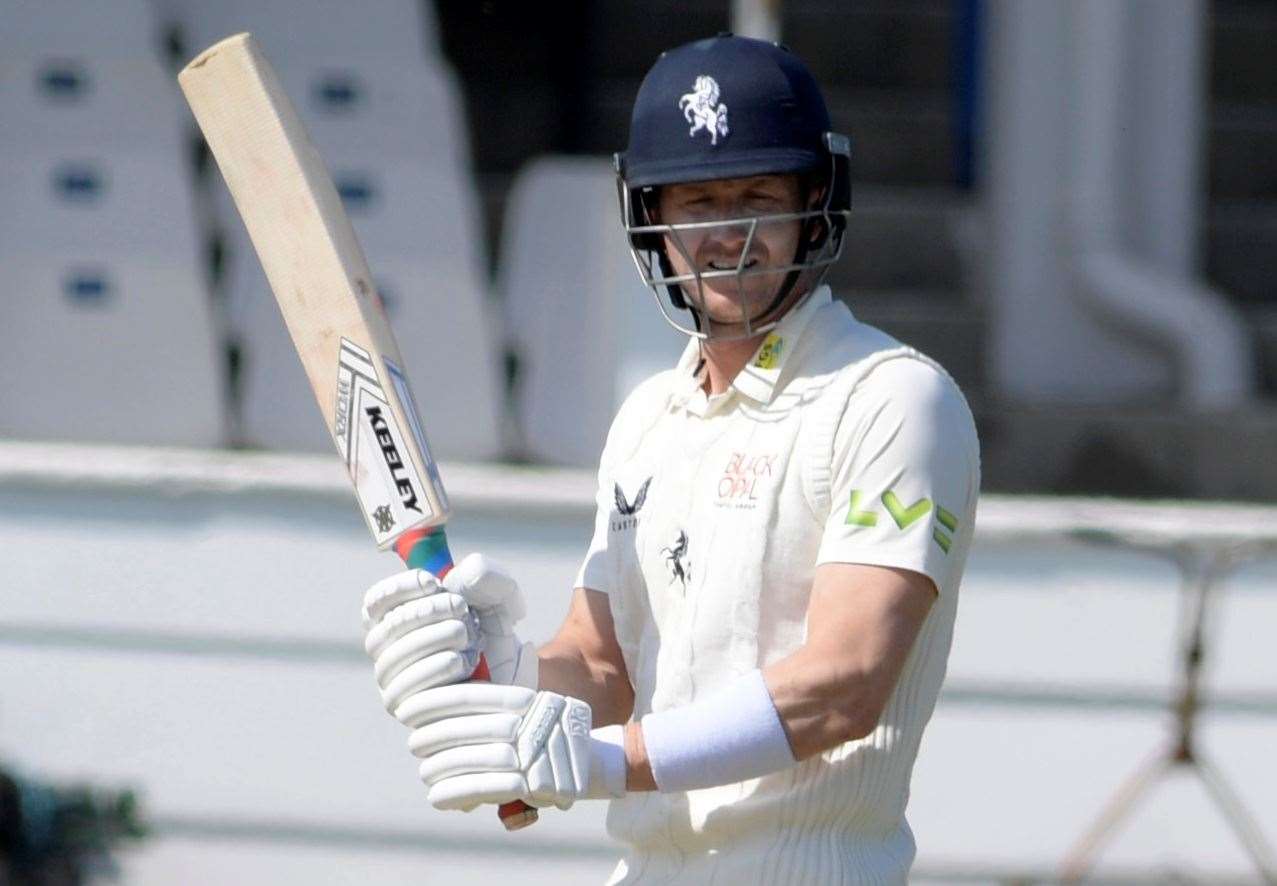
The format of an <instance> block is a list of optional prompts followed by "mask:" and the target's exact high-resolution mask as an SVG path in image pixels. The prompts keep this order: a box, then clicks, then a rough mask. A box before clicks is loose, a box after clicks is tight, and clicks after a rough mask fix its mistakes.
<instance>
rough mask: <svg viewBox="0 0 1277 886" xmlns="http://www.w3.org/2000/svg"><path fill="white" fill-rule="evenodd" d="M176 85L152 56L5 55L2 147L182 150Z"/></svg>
mask: <svg viewBox="0 0 1277 886" xmlns="http://www.w3.org/2000/svg"><path fill="white" fill-rule="evenodd" d="M180 102H181V98H180V96H179V95H178V90H177V84H176V82H175V81H174V80H173V78H172V76H171V75H170V74H169V73H168V72H167V71H166V70H164V69H163V67H162V66H161V65H160V63H159V62H158V61H157V60H155V59H153V58H145V57H137V58H123V59H115V58H103V57H96V56H94V57H89V56H79V57H74V58H73V57H69V56H64V55H59V54H57V53H49V52H39V53H34V52H33V53H28V54H12V55H8V56H2V57H0V120H4V121H6V125H4V126H0V152H6V153H7V152H11V151H22V150H29V151H32V152H34V153H45V152H47V151H48V150H49V148H50V146H62V147H63V148H68V149H69V148H72V147H81V148H82V147H85V146H91V147H92V149H93V150H95V151H111V152H113V153H117V152H120V151H146V152H150V153H157V152H173V153H175V154H176V153H177V152H178V151H181V150H184V146H185V144H186V142H185V139H184V130H183V128H182V127H181V125H180V124H179V121H181V120H183V119H184V115H185V114H186V111H185V109H184V108H183V107H182V106H181V104H180Z"/></svg>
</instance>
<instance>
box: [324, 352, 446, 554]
mask: <svg viewBox="0 0 1277 886" xmlns="http://www.w3.org/2000/svg"><path fill="white" fill-rule="evenodd" d="M401 400H402V398H401ZM335 416H336V418H335V423H334V427H333V436H334V437H335V438H336V441H337V449H338V450H339V451H340V452H341V456H342V458H343V459H345V462H346V468H347V470H349V471H350V478H351V480H353V481H354V484H355V492H356V494H357V495H358V496H359V503H360V505H361V506H362V510H363V512H364V518H365V519H366V520H367V521H368V528H369V529H370V530H371V531H372V534H373V537H374V538H376V540H377V544H378V545H380V546H383V547H384V546H385V545H388V544H390V543H391V542H392V541H394V539H395V538H396V537H397V536H398V535H400V534H401V533H402V532H404V530H406V529H409V528H411V527H413V526H415V525H419V524H421V523H423V522H425V521H426V520H427V519H428V518H430V517H432V516H433V515H434V510H433V509H432V508H431V507H430V502H429V500H428V499H427V498H426V496H425V495H424V494H422V490H423V489H424V487H423V485H422V482H421V478H420V477H419V476H418V475H417V468H416V466H415V465H414V464H413V462H412V459H411V458H409V457H407V456H406V455H405V453H408V452H410V451H411V450H409V449H408V447H407V446H405V445H404V444H405V440H404V435H403V431H402V430H401V429H400V427H399V424H398V422H397V421H396V420H395V414H394V411H393V410H392V409H391V407H390V401H389V399H388V398H387V397H386V392H385V391H384V390H383V389H382V387H381V384H380V383H379V382H378V381H377V371H376V369H375V368H374V367H373V362H372V355H371V354H369V353H368V352H367V351H365V350H364V349H363V348H361V347H359V346H358V345H356V344H354V343H353V342H351V341H350V340H349V339H345V338H343V339H342V340H341V352H340V356H339V358H338V366H337V408H336V411H335Z"/></svg>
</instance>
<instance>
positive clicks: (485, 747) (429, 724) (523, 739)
mask: <svg viewBox="0 0 1277 886" xmlns="http://www.w3.org/2000/svg"><path fill="white" fill-rule="evenodd" d="M400 719H402V720H403V722H404V723H406V724H407V725H409V726H412V727H414V729H413V733H412V735H411V736H410V738H409V740H408V746H409V748H410V749H411V750H412V752H413V754H415V755H416V756H418V757H421V758H422V762H421V766H420V767H419V769H418V772H419V774H420V775H421V780H422V781H423V782H425V783H426V786H427V787H428V788H429V789H430V791H429V795H428V796H429V800H430V803H431V805H433V806H434V807H435V808H436V809H460V810H464V811H469V810H471V809H474V808H475V807H476V806H478V805H480V804H482V803H508V802H510V801H511V800H523V801H524V802H525V803H528V804H530V805H532V806H551V805H553V806H557V807H558V808H560V809H567V808H569V807H570V806H571V805H572V804H573V803H574V802H576V801H577V800H579V799H585V798H599V797H611V796H621V795H623V794H624V792H625V751H624V748H623V742H622V739H621V727H619V726H609V727H605V728H604V729H601V730H595V731H594V735H593V736H592V735H591V730H590V724H591V712H590V706H589V705H588V704H586V703H585V702H584V701H581V700H580V699H578V698H572V697H571V696H564V695H559V694H558V693H556V692H546V691H542V692H534V691H532V690H530V689H525V688H523V687H519V686H498V685H495V684H492V683H487V684H485V683H462V684H457V685H452V686H443V687H440V688H437V689H430V690H427V691H425V692H419V693H417V694H416V695H414V696H412V697H411V698H410V699H408V700H407V701H406V702H405V703H404V704H403V706H402V707H401V708H400Z"/></svg>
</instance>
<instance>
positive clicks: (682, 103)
mask: <svg viewBox="0 0 1277 886" xmlns="http://www.w3.org/2000/svg"><path fill="white" fill-rule="evenodd" d="M718 98H719V91H718V82H717V81H716V80H715V79H714V78H713V77H710V76H709V75H708V74H701V75H700V76H699V77H697V78H696V85H695V86H693V87H692V91H691V92H689V93H687V94H686V95H684V96H683V97H682V98H680V99H679V100H678V107H679V110H680V111H682V112H683V119H685V120H686V121H687V122H688V123H690V124H692V128H691V129H689V130H688V131H687V134H688V135H689V136H691V137H692V138H695V137H696V133H697V132H699V131H700V130H702V129H704V130H705V131H706V132H708V133H709V143H710V144H711V145H716V144H718V137H719V136H720V135H721V136H726V135H727V131H728V130H727V105H725V104H723V103H722V102H720V101H719V100H718Z"/></svg>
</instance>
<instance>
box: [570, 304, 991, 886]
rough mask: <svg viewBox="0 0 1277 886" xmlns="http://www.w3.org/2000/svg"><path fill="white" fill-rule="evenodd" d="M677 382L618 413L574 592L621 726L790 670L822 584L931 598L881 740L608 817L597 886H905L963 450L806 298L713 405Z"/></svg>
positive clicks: (953, 568) (879, 353)
mask: <svg viewBox="0 0 1277 886" xmlns="http://www.w3.org/2000/svg"><path fill="white" fill-rule="evenodd" d="M698 362H699V352H698V348H697V346H696V343H695V342H692V343H691V344H689V346H688V348H687V350H686V351H685V352H684V354H683V357H682V359H681V360H680V361H679V364H678V366H677V367H676V368H675V369H673V370H670V371H667V372H663V373H660V374H658V375H656V376H654V377H653V378H651V379H649V380H648V381H646V382H644V383H643V384H642V385H640V386H639V387H638V388H637V389H636V390H635V391H634V392H633V394H631V395H630V397H629V398H628V399H627V400H626V402H625V404H624V405H623V406H622V407H621V410H620V412H619V414H618V415H617V417H616V420H615V421H614V422H613V425H612V429H611V431H610V432H609V435H608V440H607V444H606V446H605V448H604V451H603V456H602V459H601V462H600V467H599V492H598V517H597V521H596V525H595V531H594V538H593V541H592V543H591V546H590V550H589V553H588V554H587V556H586V558H585V562H584V564H583V565H582V567H581V571H580V573H579V575H578V578H577V586H578V587H585V588H590V589H594V590H597V591H601V592H603V593H605V594H607V595H608V598H609V602H610V604H611V610H612V617H613V619H614V622H615V627H616V636H617V640H618V641H619V643H620V647H621V650H622V652H623V654H624V656H625V664H626V667H627V668H628V670H629V676H630V679H631V681H632V682H633V684H634V692H635V706H634V718H635V719H639V718H641V717H642V716H643V715H644V714H646V713H647V712H649V711H654V710H655V711H660V710H665V709H668V708H674V707H679V706H683V705H686V704H688V703H690V702H692V701H693V700H695V699H696V698H697V697H698V696H699V695H701V694H702V693H712V692H714V691H715V690H716V689H718V688H720V687H722V686H724V685H725V684H726V683H728V682H729V681H731V680H732V679H734V678H735V677H736V676H738V675H740V674H742V673H744V672H746V671H749V670H751V669H753V668H759V667H764V666H766V665H767V664H769V663H771V662H773V661H776V660H777V659H779V658H782V657H784V656H786V655H788V654H790V653H791V652H794V651H795V650H796V649H798V648H799V647H800V646H801V645H802V643H803V640H804V637H805V634H806V612H807V602H808V598H809V596H810V593H811V586H812V581H813V578H814V576H815V571H816V567H817V566H818V565H819V564H821V563H831V562H844V563H866V564H876V565H882V566H894V567H901V568H905V569H911V570H914V571H917V572H921V573H924V574H926V575H927V576H929V577H930V578H931V579H932V581H934V583H935V585H936V587H937V589H938V598H937V600H936V603H935V605H934V606H933V607H932V609H931V611H930V613H929V614H928V615H927V618H926V621H925V622H924V624H923V628H922V632H921V634H920V635H919V637H918V639H917V641H916V643H915V645H914V648H913V650H912V651H911V653H910V655H909V657H908V660H907V661H906V664H905V667H904V671H903V673H902V675H901V678H900V682H899V683H898V685H897V687H896V690H895V692H894V694H893V695H892V697H891V699H890V702H889V703H888V706H887V709H886V711H885V712H884V714H883V717H882V720H881V721H880V723H879V725H878V728H877V729H876V730H875V731H874V732H873V733H872V734H870V735H869V736H867V737H866V738H864V739H861V740H859V741H852V742H847V743H845V744H843V745H840V746H839V747H836V748H833V749H830V750H828V751H825V752H824V753H821V754H819V755H817V756H815V757H813V758H811V759H808V760H806V761H804V762H802V763H800V764H796V765H794V766H792V767H790V768H789V769H786V770H783V771H781V772H777V773H774V774H772V775H768V776H765V777H763V778H757V779H751V780H749V781H745V782H741V783H738V784H730V785H724V786H721V787H716V788H710V789H706V790H699V791H690V792H687V793H677V794H661V793H656V792H648V793H633V794H629V795H628V796H626V797H625V798H623V799H620V800H616V801H613V802H612V804H611V807H610V809H609V812H608V831H609V833H611V835H612V836H613V837H614V838H616V839H618V840H620V841H622V842H623V843H625V844H627V846H628V849H627V852H626V854H625V857H624V858H623V859H622V860H621V862H620V863H619V864H618V866H617V868H616V870H615V872H614V873H613V876H612V879H611V881H610V882H612V883H635V882H659V883H680V884H684V883H685V884H706V883H710V882H711V881H712V882H716V883H722V884H729V886H745V884H755V883H756V884H778V883H784V884H800V883H811V884H821V886H826V884H832V883H903V882H905V879H906V876H907V873H908V870H909V866H910V864H911V863H912V861H913V856H914V841H913V835H912V834H911V832H910V830H909V826H908V824H907V823H906V821H905V805H906V802H907V799H908V794H909V777H910V773H911V771H912V768H913V761H914V758H915V756H916V755H917V752H918V745H919V742H920V740H921V738H922V731H923V728H924V727H925V726H926V724H927V721H928V719H929V718H930V716H931V712H932V709H933V708H934V706H935V702H936V696H937V695H938V694H939V691H940V684H941V682H942V681H943V679H944V672H945V662H946V660H947V658H948V654H949V647H950V643H951V639H952V635H953V623H954V614H955V609H956V604H957V598H958V584H959V582H960V580H961V577H962V570H963V565H964V563H965V560H966V556H967V550H968V548H969V547H970V543H971V536H972V529H973V526H974V523H975V510H976V498H977V495H978V491H979V474H980V465H979V447H978V443H977V440H976V433H975V426H974V423H973V421H972V418H971V413H970V411H969V409H968V408H967V405H966V402H965V400H964V399H963V397H962V394H961V393H960V392H959V390H958V388H957V385H956V384H954V382H953V381H952V379H950V378H949V376H948V375H947V374H946V373H945V372H944V370H943V369H941V368H940V367H939V366H937V365H936V364H935V363H934V362H933V361H931V360H929V359H928V358H926V357H924V356H922V355H921V354H919V353H918V352H916V351H914V350H912V349H910V348H907V347H905V346H903V345H901V344H900V343H899V342H898V341H896V340H895V339H893V338H891V337H890V336H888V335H886V334H885V333H883V332H881V331H879V330H877V329H874V328H873V327H871V326H868V325H865V324H863V323H860V322H859V321H857V320H856V319H855V318H854V317H853V316H852V314H851V312H850V311H849V310H848V309H847V307H846V306H845V305H843V304H841V303H839V302H835V301H833V299H832V297H831V295H830V292H829V289H828V287H823V286H822V287H820V288H819V289H818V290H817V291H816V292H814V293H813V294H812V295H811V297H810V298H808V299H807V301H806V302H804V303H803V304H802V305H801V306H800V307H799V308H798V309H797V310H796V311H794V312H792V313H791V314H790V315H789V316H787V317H786V318H785V319H784V320H783V321H782V323H781V324H780V325H779V326H778V327H777V328H776V329H775V330H774V331H773V332H772V333H770V334H769V335H768V337H767V339H766V340H765V341H764V342H763V344H762V345H761V346H760V348H759V350H758V352H757V354H755V356H754V357H753V358H752V360H751V362H750V363H749V365H747V366H746V367H745V369H744V370H743V371H742V372H741V373H740V375H739V376H738V377H737V378H736V379H735V380H734V382H733V383H732V385H731V387H730V388H729V389H728V390H727V391H725V392H723V393H722V394H720V395H716V396H714V397H707V396H706V394H705V393H704V391H703V390H702V389H701V387H700V382H699V379H698V378H697V377H696V376H695V375H694V371H695V369H696V367H697V364H698Z"/></svg>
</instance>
